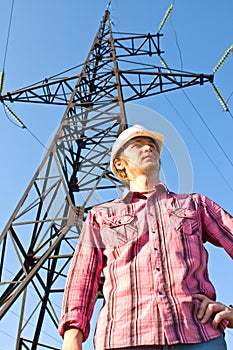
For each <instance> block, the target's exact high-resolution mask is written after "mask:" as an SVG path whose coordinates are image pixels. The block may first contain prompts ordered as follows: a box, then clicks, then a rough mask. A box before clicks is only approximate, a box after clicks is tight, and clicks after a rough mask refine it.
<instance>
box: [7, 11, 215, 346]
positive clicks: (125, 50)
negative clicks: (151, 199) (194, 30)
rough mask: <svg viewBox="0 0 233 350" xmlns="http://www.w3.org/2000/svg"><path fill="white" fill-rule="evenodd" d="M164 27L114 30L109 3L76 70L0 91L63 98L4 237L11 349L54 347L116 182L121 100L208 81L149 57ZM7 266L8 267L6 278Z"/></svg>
mask: <svg viewBox="0 0 233 350" xmlns="http://www.w3.org/2000/svg"><path fill="white" fill-rule="evenodd" d="M161 36H162V35H161V34H160V33H157V34H146V35H126V34H121V35H120V36H119V33H118V34H117V35H116V36H115V33H114V32H113V31H112V27H111V19H110V12H109V10H107V11H106V12H105V14H104V17H103V19H102V21H101V23H100V27H99V29H98V32H97V34H96V36H95V38H94V41H93V44H92V47H91V49H90V52H89V54H88V56H87V59H86V61H85V63H84V65H83V66H82V68H81V72H80V73H79V74H77V75H75V76H70V77H62V78H60V79H56V80H53V79H50V80H44V81H43V82H41V84H37V85H32V86H31V87H28V88H25V89H20V90H17V91H15V92H11V93H7V94H3V95H1V96H0V100H1V102H2V103H4V104H5V103H6V102H13V101H16V102H33V103H45V104H57V105H65V106H66V110H65V113H64V116H63V118H62V120H61V123H60V126H59V128H58V130H57V133H56V135H55V137H54V139H53V141H52V143H51V145H50V147H49V149H48V151H47V154H46V155H45V157H44V159H43V161H42V163H41V165H40V167H39V169H38V170H37V171H36V173H35V175H34V177H33V178H32V180H31V182H30V184H29V186H28V188H27V189H26V191H25V193H24V195H23V197H22V199H21V200H20V202H19V203H18V205H17V207H16V209H15V211H14V213H13V214H12V216H11V218H10V220H9V222H8V223H7V225H6V227H5V229H4V231H3V232H2V234H1V237H0V242H1V243H0V244H1V262H0V274H1V281H2V282H1V284H2V289H3V293H2V295H1V306H2V309H1V317H7V316H8V314H9V311H11V310H14V307H15V305H17V307H18V308H19V309H20V312H19V314H20V316H19V322H18V334H17V343H16V349H59V348H60V347H59V336H58V334H57V324H58V319H59V317H60V307H61V299H62V292H63V290H64V284H65V279H66V275H67V270H68V265H69V263H70V260H71V258H72V255H73V252H74V249H75V246H76V244H77V242H78V237H79V234H80V230H81V227H82V223H83V221H84V220H85V216H86V214H87V212H88V210H89V209H90V208H91V207H92V206H94V205H96V204H100V203H101V202H104V201H108V200H111V199H113V198H115V197H116V195H117V194H116V192H119V191H121V189H122V187H121V184H120V183H119V182H118V180H117V179H116V178H115V177H114V176H113V175H112V174H111V172H110V170H109V166H108V164H109V154H110V149H111V146H112V144H113V142H114V140H115V138H116V137H117V135H118V134H119V133H120V132H121V131H122V130H123V129H125V128H126V127H127V118H126V114H125V109H124V104H125V103H126V102H128V101H133V100H136V99H141V98H143V97H146V96H151V95H156V94H159V93H163V92H165V91H169V90H175V89H179V88H184V87H188V86H192V85H195V84H201V85H202V84H203V83H205V82H212V81H213V76H212V75H205V74H193V73H184V72H179V71H175V70H171V69H169V68H168V67H166V68H161V67H159V66H155V65H154V64H153V57H154V56H155V55H157V56H160V55H161V54H162V51H161V49H160V39H161ZM138 56H141V57H143V58H144V63H143V64H142V63H139V62H138V61H137V60H138ZM149 60H151V61H150V63H145V62H148V61H149ZM118 190H119V191H118ZM6 266H11V270H13V274H14V276H13V278H12V279H11V280H9V278H7V277H6V276H5V267H6ZM100 294H101V290H100V292H99V295H100ZM13 312H14V311H13ZM56 338H57V339H56ZM54 344H55V345H54ZM56 344H58V345H56Z"/></svg>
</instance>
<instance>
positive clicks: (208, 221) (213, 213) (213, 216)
mask: <svg viewBox="0 0 233 350" xmlns="http://www.w3.org/2000/svg"><path fill="white" fill-rule="evenodd" d="M200 201H201V205H200V210H201V220H202V230H203V240H204V241H208V242H210V243H212V244H214V245H216V246H219V247H222V248H224V249H225V250H226V252H227V253H228V254H229V255H230V256H231V257H232V258H233V217H232V216H231V215H230V214H229V213H227V212H226V211H225V210H224V209H223V208H221V207H220V206H219V205H218V204H216V203H215V202H213V201H212V200H211V199H209V198H207V197H205V196H200Z"/></svg>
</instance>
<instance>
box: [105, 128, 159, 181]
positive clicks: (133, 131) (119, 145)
mask: <svg viewBox="0 0 233 350" xmlns="http://www.w3.org/2000/svg"><path fill="white" fill-rule="evenodd" d="M135 137H149V138H150V139H152V140H153V141H155V143H156V144H157V145H158V151H159V153H161V150H162V146H163V141H164V136H163V135H162V134H160V133H159V132H156V131H150V130H147V129H145V128H144V127H143V126H141V125H133V126H131V127H130V128H128V129H126V130H124V131H123V132H122V133H121V134H120V135H119V136H118V138H117V139H116V141H115V142H114V144H113V146H112V152H111V159H110V168H111V170H112V172H113V174H115V175H116V176H117V177H119V174H118V171H117V169H116V167H115V165H114V160H115V158H117V155H118V154H119V152H120V150H122V149H123V148H124V146H125V145H126V144H127V143H128V142H129V141H130V140H132V139H134V138H135Z"/></svg>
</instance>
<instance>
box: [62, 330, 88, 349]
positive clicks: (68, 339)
mask: <svg viewBox="0 0 233 350" xmlns="http://www.w3.org/2000/svg"><path fill="white" fill-rule="evenodd" d="M82 341H83V332H82V331H81V329H78V328H74V327H67V328H66V330H65V333H64V342H63V346H62V350H82Z"/></svg>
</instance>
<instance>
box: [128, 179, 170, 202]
mask: <svg viewBox="0 0 233 350" xmlns="http://www.w3.org/2000/svg"><path fill="white" fill-rule="evenodd" d="M155 192H156V194H157V195H158V196H160V195H162V194H165V193H167V194H168V193H170V192H169V190H168V188H167V186H166V185H165V184H164V183H162V182H159V183H157V184H156V185H155V188H154V191H153V192H151V194H152V193H155ZM139 193H140V192H132V191H130V190H129V189H125V191H124V193H123V196H122V198H121V200H122V201H124V202H128V201H129V199H131V198H132V197H133V196H135V195H137V194H139Z"/></svg>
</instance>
